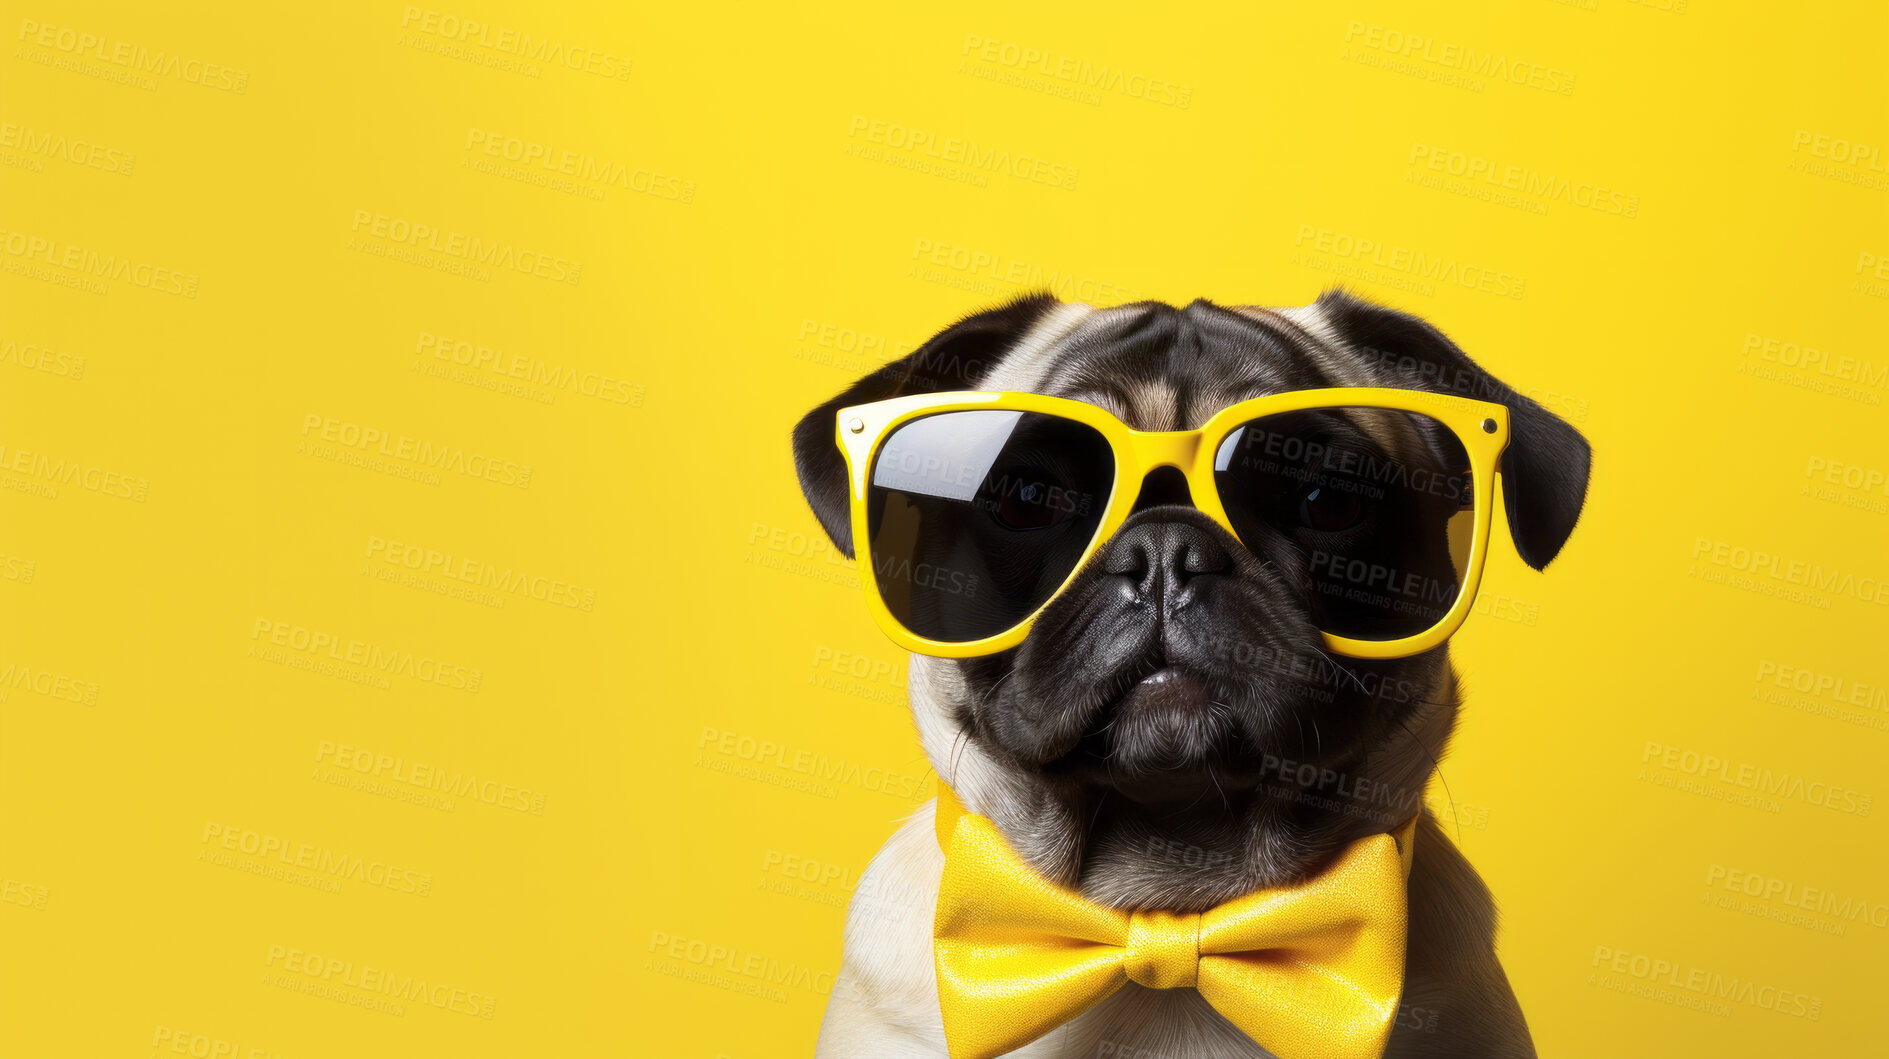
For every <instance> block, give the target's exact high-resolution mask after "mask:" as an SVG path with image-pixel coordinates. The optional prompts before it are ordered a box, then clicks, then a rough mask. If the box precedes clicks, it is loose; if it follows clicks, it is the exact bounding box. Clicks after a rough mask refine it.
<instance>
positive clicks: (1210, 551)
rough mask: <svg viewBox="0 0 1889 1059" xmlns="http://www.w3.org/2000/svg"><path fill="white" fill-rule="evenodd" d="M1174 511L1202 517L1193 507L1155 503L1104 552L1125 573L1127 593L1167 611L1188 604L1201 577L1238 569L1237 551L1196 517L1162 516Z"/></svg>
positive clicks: (1110, 565)
mask: <svg viewBox="0 0 1889 1059" xmlns="http://www.w3.org/2000/svg"><path fill="white" fill-rule="evenodd" d="M1170 511H1171V512H1172V513H1173V514H1174V515H1177V516H1178V515H1180V513H1181V512H1185V513H1186V515H1185V516H1181V517H1191V518H1198V517H1199V513H1198V512H1196V511H1195V510H1194V509H1193V508H1172V509H1164V508H1150V509H1149V510H1147V511H1145V512H1143V513H1141V514H1140V515H1138V516H1136V517H1135V519H1134V520H1133V521H1132V522H1131V523H1130V524H1129V525H1128V526H1127V527H1126V528H1124V529H1123V530H1122V531H1121V532H1120V533H1117V534H1116V535H1115V539H1114V540H1111V541H1110V542H1109V544H1108V548H1107V550H1106V551H1104V552H1103V554H1102V569H1103V570H1104V571H1106V572H1107V573H1110V574H1113V575H1115V576H1116V577H1118V578H1120V579H1121V580H1120V583H1119V589H1120V591H1121V592H1122V593H1123V595H1124V596H1126V597H1128V598H1131V599H1134V600H1136V601H1139V602H1143V603H1154V604H1157V605H1159V606H1160V607H1161V609H1162V610H1164V611H1172V610H1178V609H1180V608H1181V607H1184V606H1186V605H1187V604H1188V603H1189V602H1190V601H1191V600H1192V598H1193V589H1194V588H1195V587H1197V586H1196V585H1195V581H1196V580H1197V579H1199V578H1202V577H1211V576H1214V575H1218V574H1226V573H1230V572H1231V571H1232V570H1233V555H1232V553H1230V552H1229V551H1228V550H1227V549H1226V547H1225V546H1224V545H1222V544H1221V543H1220V542H1219V541H1218V540H1215V539H1214V537H1213V535H1212V534H1211V533H1209V532H1208V531H1207V530H1205V529H1203V528H1202V527H1200V526H1197V525H1194V524H1193V522H1192V521H1176V520H1171V519H1166V518H1162V517H1161V516H1162V515H1163V514H1168V513H1169V512H1170Z"/></svg>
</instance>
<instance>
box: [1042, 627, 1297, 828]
mask: <svg viewBox="0 0 1889 1059" xmlns="http://www.w3.org/2000/svg"><path fill="white" fill-rule="evenodd" d="M1261 767H1262V761H1261V755H1260V754H1259V753H1258V752H1257V751H1256V750H1255V749H1254V747H1253V744H1252V739H1251V733H1249V732H1248V731H1247V730H1246V726H1245V725H1244V724H1243V723H1242V722H1241V721H1240V719H1239V717H1238V715H1237V714H1236V713H1235V711H1234V710H1233V709H1232V707H1230V706H1229V705H1227V703H1226V702H1225V701H1224V699H1222V698H1221V697H1220V696H1218V695H1217V694H1216V692H1215V689H1214V688H1213V686H1212V684H1211V683H1210V682H1209V681H1208V680H1206V679H1205V678H1203V677H1202V676H1201V675H1199V674H1198V673H1196V672H1194V671H1193V670H1191V669H1188V668H1186V667H1183V666H1177V665H1171V664H1167V663H1165V662H1162V663H1160V664H1159V665H1158V668H1154V669H1153V671H1152V672H1149V673H1147V674H1146V675H1145V676H1143V677H1141V678H1140V679H1139V680H1137V681H1136V682H1135V683H1133V684H1132V685H1130V686H1129V687H1128V688H1127V689H1126V690H1125V691H1123V692H1122V693H1121V694H1120V695H1118V696H1117V697H1116V698H1115V699H1114V700H1113V701H1111V702H1108V703H1107V704H1106V705H1104V706H1103V708H1102V709H1100V710H1098V711H1097V713H1096V716H1095V717H1094V718H1093V719H1091V721H1090V722H1089V725H1088V727H1087V728H1086V729H1085V730H1084V732H1083V734H1082V736H1081V738H1080V739H1079V740H1078V741H1077V743H1076V745H1075V747H1074V748H1073V749H1071V750H1070V751H1069V752H1068V753H1066V754H1064V755H1062V756H1061V757H1060V758H1057V759H1056V760H1054V761H1051V762H1049V763H1048V764H1047V765H1046V766H1045V771H1046V772H1050V773H1053V774H1058V775H1062V776H1064V777H1067V778H1069V779H1072V780H1075V781H1078V782H1082V783H1087V784H1094V785H1100V786H1105V787H1108V788H1112V789H1113V790H1115V791H1116V792H1117V793H1119V794H1121V795H1122V796H1123V797H1125V798H1128V799H1129V800H1131V801H1135V802H1139V803H1142V804H1146V805H1168V804H1191V803H1193V802H1196V801H1200V800H1202V799H1206V798H1210V797H1213V796H1215V795H1216V794H1218V795H1219V796H1222V797H1227V796H1231V795H1233V794H1235V793H1237V792H1243V791H1246V790H1250V789H1251V788H1252V787H1254V786H1255V785H1257V784H1258V782H1259V779H1260V773H1261Z"/></svg>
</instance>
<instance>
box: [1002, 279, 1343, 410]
mask: <svg viewBox="0 0 1889 1059" xmlns="http://www.w3.org/2000/svg"><path fill="white" fill-rule="evenodd" d="M1369 385H1373V378H1372V372H1371V371H1370V369H1369V364H1368V362H1367V361H1366V360H1364V359H1363V358H1361V357H1358V356H1357V355H1356V354H1354V353H1352V352H1351V351H1350V350H1349V349H1348V348H1347V347H1346V345H1345V344H1344V342H1343V341H1342V340H1341V339H1339V338H1338V336H1336V335H1335V334H1334V333H1332V331H1331V328H1330V326H1329V324H1328V323H1327V322H1326V321H1325V320H1324V318H1323V316H1322V314H1321V311H1320V310H1319V308H1318V307H1317V306H1316V305H1311V306H1305V307H1303V308H1297V309H1261V308H1253V307H1240V308H1238V309H1229V308H1222V307H1220V306H1217V305H1212V304H1209V303H1207V302H1204V301H1196V302H1194V303H1193V304H1191V305H1188V306H1186V307H1185V308H1175V307H1174V306H1171V305H1163V304H1160V303H1154V302H1137V303H1135V304H1132V305H1123V306H1118V307H1115V308H1110V309H1097V308H1094V307H1093V306H1088V305H1079V304H1077V305H1062V306H1059V307H1057V308H1056V309H1055V310H1053V311H1051V312H1050V313H1048V314H1046V315H1045V316H1044V318H1043V319H1042V320H1041V321H1039V322H1038V323H1037V324H1036V326H1035V327H1033V328H1032V329H1031V330H1030V332H1029V333H1027V334H1025V335H1024V336H1023V337H1022V338H1021V339H1019V340H1018V341H1017V342H1016V344H1015V345H1013V346H1012V347H1011V348H1010V350H1009V352H1008V353H1006V354H1005V355H1004V357H1003V359H1001V360H1000V361H998V362H997V364H996V365H995V366H993V367H992V368H991V369H990V371H989V372H987V373H986V374H985V375H984V377H983V379H981V380H980V381H979V383H978V384H977V388H978V389H980V390H1012V391H1021V392H1028V393H1041V394H1049V395H1051V396H1055V397H1067V398H1071V399H1073V400H1078V401H1086V402H1088V403H1090V404H1094V405H1099V406H1100V407H1102V408H1104V409H1106V410H1108V411H1109V412H1110V413H1111V414H1113V415H1114V416H1115V417H1116V418H1118V419H1120V420H1121V421H1122V422H1124V423H1127V424H1128V425H1129V426H1131V427H1134V428H1136V429H1137V430H1190V429H1193V428H1195V427H1198V426H1200V425H1201V424H1202V423H1205V422H1206V421H1207V420H1208V419H1209V418H1211V417H1212V416H1213V414H1214V413H1215V412H1218V411H1219V410H1220V409H1222V408H1225V407H1226V406H1227V405H1230V404H1233V403H1235V402H1238V401H1244V400H1248V399H1250V398H1253V397H1260V396H1264V395H1266V394H1271V393H1281V392H1283V391H1286V390H1307V389H1314V388H1318V387H1324V386H1369Z"/></svg>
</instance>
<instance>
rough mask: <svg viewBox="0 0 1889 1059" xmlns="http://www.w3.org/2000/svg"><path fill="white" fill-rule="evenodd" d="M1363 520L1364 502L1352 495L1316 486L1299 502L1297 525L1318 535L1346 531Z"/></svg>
mask: <svg viewBox="0 0 1889 1059" xmlns="http://www.w3.org/2000/svg"><path fill="white" fill-rule="evenodd" d="M1363 519H1364V501H1362V500H1360V499H1358V497H1357V495H1356V494H1354V493H1347V492H1343V491H1340V490H1337V489H1332V488H1330V487H1328V486H1323V485H1316V486H1313V487H1312V488H1311V490H1310V491H1308V492H1307V493H1306V494H1305V496H1304V498H1302V499H1301V500H1300V501H1299V523H1300V525H1303V526H1305V527H1307V528H1309V529H1315V530H1317V531H1319V532H1320V533H1337V532H1339V531H1340V530H1348V529H1350V528H1351V527H1353V526H1355V525H1357V524H1358V523H1359V522H1361V521H1363Z"/></svg>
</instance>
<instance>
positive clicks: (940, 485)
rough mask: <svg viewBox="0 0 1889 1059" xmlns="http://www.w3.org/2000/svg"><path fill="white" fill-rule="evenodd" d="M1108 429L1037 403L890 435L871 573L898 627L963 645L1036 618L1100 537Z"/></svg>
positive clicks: (873, 511)
mask: <svg viewBox="0 0 1889 1059" xmlns="http://www.w3.org/2000/svg"><path fill="white" fill-rule="evenodd" d="M1114 481H1115V460H1114V457H1113V456H1112V455H1111V454H1110V452H1109V447H1108V442H1107V440H1105V439H1104V438H1103V437H1102V435H1101V434H1099V433H1097V432H1096V431H1095V430H1094V429H1092V428H1090V427H1086V426H1083V425H1082V424H1081V423H1075V422H1071V421H1069V420H1066V419H1058V418H1056V417H1055V416H1047V415H1040V414H1038V413H1035V412H1006V411H1000V410H995V409H990V410H984V409H980V410H977V411H970V412H941V413H939V414H937V415H932V416H925V417H923V418H921V419H914V420H912V421H911V422H909V423H906V424H905V425H903V426H901V427H899V428H898V429H897V430H895V431H893V432H892V434H891V435H890V436H889V437H887V438H886V440H885V443H884V444H883V445H881V446H880V448H879V455H878V457H877V458H876V459H875V460H874V461H873V465H872V477H871V479H870V482H871V484H870V485H869V486H868V488H867V509H866V518H867V523H866V526H867V532H868V533H869V534H870V536H871V557H872V570H873V577H874V579H875V580H876V581H877V583H878V586H879V594H880V596H881V597H882V598H884V600H885V604H886V607H887V608H888V609H890V610H891V611H892V615H893V617H895V618H897V619H898V620H899V623H900V624H901V625H904V626H905V627H906V628H907V629H910V630H911V631H912V632H915V633H917V634H918V635H920V636H923V637H926V638H927V639H931V640H938V641H941V642H944V643H966V642H969V641H971V640H981V639H983V638H984V637H986V636H994V635H996V634H997V633H1000V632H1003V631H1004V630H1006V629H1009V628H1011V627H1013V626H1015V625H1016V624H1017V623H1018V622H1020V621H1022V620H1023V619H1024V618H1027V617H1029V616H1030V614H1031V613H1032V612H1034V611H1035V610H1036V609H1037V608H1038V607H1040V606H1042V605H1043V603H1044V602H1045V601H1047V600H1048V599H1049V597H1050V596H1051V595H1052V594H1053V593H1054V592H1055V591H1056V589H1057V588H1059V587H1061V585H1062V583H1063V580H1064V579H1065V578H1067V577H1068V576H1069V573H1070V571H1071V570H1074V569H1075V567H1076V563H1077V562H1078V561H1079V560H1080V559H1081V558H1082V552H1083V549H1085V548H1087V547H1088V545H1089V542H1090V541H1091V540H1092V539H1093V538H1094V537H1095V532H1096V529H1097V527H1099V526H1100V525H1101V522H1102V512H1103V509H1105V508H1106V507H1107V506H1108V494H1109V488H1110V487H1111V486H1112V485H1113V484H1114Z"/></svg>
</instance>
